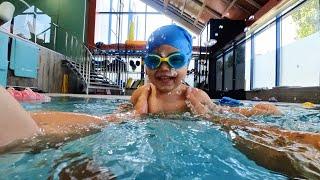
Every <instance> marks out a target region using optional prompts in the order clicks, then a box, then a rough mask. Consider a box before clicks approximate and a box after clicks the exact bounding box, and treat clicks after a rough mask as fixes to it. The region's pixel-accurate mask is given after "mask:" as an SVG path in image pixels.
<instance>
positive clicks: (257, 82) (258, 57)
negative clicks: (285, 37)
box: [252, 23, 276, 89]
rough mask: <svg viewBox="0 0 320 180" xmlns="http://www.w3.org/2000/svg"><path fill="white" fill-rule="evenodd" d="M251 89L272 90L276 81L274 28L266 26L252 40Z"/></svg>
mask: <svg viewBox="0 0 320 180" xmlns="http://www.w3.org/2000/svg"><path fill="white" fill-rule="evenodd" d="M254 47H255V49H254V64H253V80H252V81H253V88H269V89H270V88H273V87H274V86H275V79H276V26H275V23H272V24H270V25H268V26H267V27H266V28H265V29H263V30H262V31H261V32H259V33H258V34H257V35H256V36H255V39H254Z"/></svg>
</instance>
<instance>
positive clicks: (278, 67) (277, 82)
mask: <svg viewBox="0 0 320 180" xmlns="http://www.w3.org/2000/svg"><path fill="white" fill-rule="evenodd" d="M307 1H308V0H304V1H301V2H298V3H296V4H294V5H292V6H291V7H289V8H287V9H286V10H284V11H283V12H282V13H281V14H279V15H277V16H276V17H275V18H273V19H271V20H270V21H269V22H267V23H266V24H264V25H262V26H261V27H260V28H259V29H258V30H256V31H254V32H252V33H250V34H247V35H246V37H244V38H241V39H239V40H237V41H235V42H234V43H233V45H232V47H231V49H227V50H223V51H219V52H217V53H216V54H215V55H214V57H215V58H214V59H218V58H220V57H221V54H226V53H227V52H229V51H234V50H235V49H236V48H237V47H238V46H240V45H242V44H243V43H246V42H247V41H249V40H250V41H251V43H250V48H251V50H250V51H251V53H250V54H251V57H250V72H249V73H250V83H249V84H250V88H249V87H248V85H247V84H248V82H246V85H245V90H253V89H254V88H253V79H254V78H255V77H254V74H253V69H254V66H255V65H254V61H255V56H254V55H255V45H254V42H255V40H256V36H257V35H258V34H259V33H261V32H263V31H264V30H266V28H268V27H269V26H270V25H271V24H273V23H275V27H276V33H275V36H274V38H275V48H276V49H275V51H276V52H275V57H274V59H272V60H273V61H274V63H275V67H274V68H275V69H274V70H275V77H274V79H275V82H274V87H278V86H281V82H280V81H281V79H280V77H281V62H282V61H281V60H282V57H281V53H282V48H281V38H282V34H281V33H282V32H281V22H282V19H283V17H285V16H286V15H287V14H288V13H291V12H292V11H294V10H296V9H297V8H299V7H300V6H302V5H303V4H304V3H306V2H307ZM245 64H246V66H247V62H245ZM235 68H236V67H235ZM246 69H248V68H246ZM245 73H247V72H245ZM246 79H247V78H246ZM222 81H223V82H224V81H225V79H224V76H223V79H222ZM319 83H320V82H319ZM319 85H320V84H319ZM305 87H307V86H305ZM233 89H235V86H234V87H233ZM216 90H217V89H216Z"/></svg>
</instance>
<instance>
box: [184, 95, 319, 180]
mask: <svg viewBox="0 0 320 180" xmlns="http://www.w3.org/2000/svg"><path fill="white" fill-rule="evenodd" d="M186 98H187V101H189V107H190V109H191V110H192V112H193V113H194V114H196V115H200V116H202V117H204V118H205V119H207V120H209V121H212V122H214V123H215V124H217V125H219V126H221V128H222V129H223V130H224V131H226V132H228V133H229V134H230V136H231V138H232V141H233V142H234V145H235V146H236V147H237V149H239V150H240V151H241V152H243V153H244V154H246V155H247V156H248V157H249V158H250V159H253V160H254V161H256V162H257V164H259V165H262V166H264V167H267V168H268V169H271V170H274V171H278V172H284V173H286V174H287V175H289V176H292V177H296V176H298V177H299V176H302V177H309V178H319V176H320V167H319V163H320V161H319V160H320V159H319V157H320V134H319V133H311V132H299V131H291V130H284V129H280V128H278V127H273V126H270V125H266V124H259V123H256V122H251V121H250V120H248V119H246V118H240V119H232V118H225V117H223V113H224V111H229V112H234V113H240V114H243V115H246V116H252V115H258V114H279V113H280V111H279V110H278V109H277V108H276V107H275V106H273V105H269V104H257V105H256V106H255V107H253V108H251V109H244V110H243V109H241V108H229V109H224V108H223V109H220V108H221V107H219V106H217V105H215V106H212V104H213V103H212V102H211V100H210V98H209V97H208V95H207V94H206V93H205V92H203V91H200V90H196V89H192V90H189V91H188V92H187V94H186ZM211 103H212V104H211ZM212 111H221V113H222V114H219V113H218V114H216V113H212ZM279 162H281V163H279Z"/></svg>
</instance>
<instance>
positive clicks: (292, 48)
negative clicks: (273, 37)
mask: <svg viewBox="0 0 320 180" xmlns="http://www.w3.org/2000/svg"><path fill="white" fill-rule="evenodd" d="M281 25H282V32H281V36H282V41H281V42H282V44H281V48H282V54H281V65H280V74H281V76H280V85H281V86H319V85H320V60H319V57H320V51H319V47H320V5H319V0H308V1H306V2H305V3H303V4H302V5H300V6H299V7H297V8H295V9H293V10H292V11H291V12H289V13H288V14H286V15H285V16H284V17H283V18H282V24H281Z"/></svg>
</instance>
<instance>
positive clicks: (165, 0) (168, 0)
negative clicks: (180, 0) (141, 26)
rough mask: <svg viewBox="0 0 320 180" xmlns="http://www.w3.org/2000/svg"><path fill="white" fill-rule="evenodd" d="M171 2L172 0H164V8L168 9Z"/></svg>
mask: <svg viewBox="0 0 320 180" xmlns="http://www.w3.org/2000/svg"><path fill="white" fill-rule="evenodd" d="M169 2H170V0H164V1H163V8H164V9H165V10H166V9H167V7H168V4H169Z"/></svg>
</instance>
